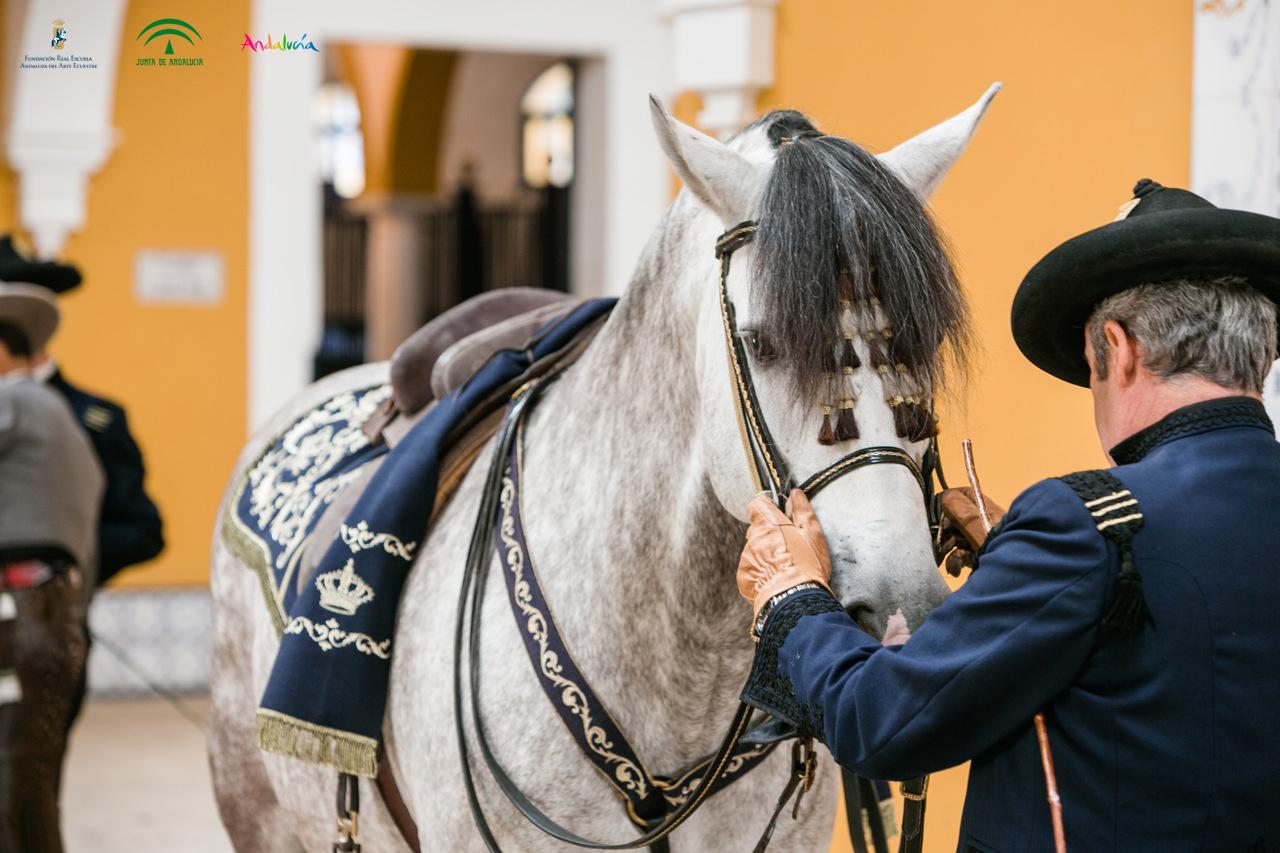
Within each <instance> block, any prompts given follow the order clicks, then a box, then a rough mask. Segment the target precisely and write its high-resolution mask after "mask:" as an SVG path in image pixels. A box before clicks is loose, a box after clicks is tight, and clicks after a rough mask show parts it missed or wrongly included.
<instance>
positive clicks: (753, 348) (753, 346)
mask: <svg viewBox="0 0 1280 853" xmlns="http://www.w3.org/2000/svg"><path fill="white" fill-rule="evenodd" d="M738 340H740V341H742V345H743V347H745V348H746V350H747V355H749V356H751V360H752V361H754V362H757V363H759V364H768V363H769V362H771V361H774V360H776V359H777V358H778V353H777V351H776V350H775V349H774V348H773V347H772V346H771V345H770V343H769V339H768V337H766V336H765V335H763V334H761V333H760V332H759V331H757V330H755V329H743V330H742V331H740V332H738Z"/></svg>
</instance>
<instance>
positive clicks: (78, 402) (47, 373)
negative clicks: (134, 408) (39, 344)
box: [0, 236, 164, 586]
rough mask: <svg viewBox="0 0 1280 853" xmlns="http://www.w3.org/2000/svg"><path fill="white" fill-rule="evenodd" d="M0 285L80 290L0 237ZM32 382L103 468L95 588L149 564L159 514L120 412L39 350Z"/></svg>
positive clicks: (69, 271) (155, 550) (56, 268)
mask: <svg viewBox="0 0 1280 853" xmlns="http://www.w3.org/2000/svg"><path fill="white" fill-rule="evenodd" d="M0 281H22V282H28V283H31V284H37V285H40V286H42V287H47V288H48V289H49V290H51V291H53V292H54V293H57V294H63V293H66V292H67V291H69V290H71V289H73V288H75V287H77V286H79V284H80V281H81V278H80V272H79V270H77V269H76V268H75V267H73V266H70V265H68V264H60V263H56V262H52V261H36V260H32V259H30V258H28V257H26V256H25V255H23V254H22V253H20V252H19V251H18V250H17V248H16V247H15V246H14V244H13V239H12V237H9V236H5V237H0ZM34 363H35V366H34V367H33V369H32V374H33V376H34V377H35V378H36V379H38V380H40V381H43V382H46V383H47V384H48V385H49V387H51V388H53V389H54V390H55V391H57V392H58V393H60V394H61V395H62V396H63V397H64V398H65V399H66V401H67V402H68V403H69V404H70V405H71V408H72V410H73V411H74V412H75V416H76V420H78V421H79V422H80V424H81V426H83V427H84V429H85V432H86V433H87V434H88V436H89V440H90V442H91V443H92V444H93V449H94V452H95V453H97V455H98V459H99V460H100V461H101V463H102V468H103V471H104V472H105V473H106V477H107V488H106V492H105V494H104V495H103V500H102V514H101V520H100V522H99V526H98V572H97V583H98V585H99V586H101V585H102V584H104V583H106V581H108V580H110V579H111V578H112V577H114V576H115V575H116V574H117V573H119V572H120V571H121V570H122V569H125V568H128V567H129V566H132V565H134V564H136V563H142V562H145V561H147V560H150V559H152V558H153V557H155V556H156V555H158V554H159V553H160V552H161V550H163V549H164V536H163V527H162V523H161V520H160V512H159V510H157V509H156V505H155V503H154V502H152V500H151V498H150V497H149V496H148V495H147V492H146V488H145V486H144V482H143V479H144V476H145V469H144V467H143V462H142V452H141V451H140V450H139V449H138V444H137V442H135V441H134V439H133V436H132V435H131V434H130V432H129V424H128V421H127V420H126V418H125V413H124V409H123V408H121V407H120V406H119V405H117V404H116V403H113V402H111V401H110V400H106V399H104V398H102V397H99V396H97V395H95V394H91V393H89V392H88V391H85V390H83V389H81V388H78V387H76V386H75V385H72V384H71V383H70V382H68V381H67V380H66V378H65V377H64V376H63V375H62V372H61V370H59V369H58V366H57V364H56V363H55V362H54V361H53V359H52V358H50V357H49V355H48V353H47V352H45V351H44V350H43V349H41V351H40V352H39V353H37V354H36V358H35V362H34Z"/></svg>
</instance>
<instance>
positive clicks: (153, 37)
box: [134, 18, 204, 68]
mask: <svg viewBox="0 0 1280 853" xmlns="http://www.w3.org/2000/svg"><path fill="white" fill-rule="evenodd" d="M192 36H194V37H195V38H192ZM175 39H176V40H177V42H176V44H177V47H178V49H177V50H175V49H174V44H175V41H174V40H175ZM197 40H199V41H201V42H203V41H204V36H202V35H200V31H199V30H197V29H196V28H195V27H193V26H191V24H189V23H187V22H186V21H184V20H182V19H181V18H156V19H155V20H154V21H152V22H151V23H149V24H147V25H146V26H145V27H143V28H142V30H141V31H140V32H139V33H138V36H137V38H135V39H134V41H136V42H141V43H142V46H143V48H147V49H150V50H158V49H159V48H160V45H161V44H163V45H164V52H163V53H162V54H161V55H160V56H139V57H138V62H137V64H138V65H147V66H152V67H155V68H162V67H163V68H189V67H191V66H193V65H204V60H203V59H202V58H201V57H199V56H191V55H189V54H190V52H191V51H192V50H194V49H197V48H198V45H197V44H196V41H197ZM183 42H186V44H185V45H184V44H183Z"/></svg>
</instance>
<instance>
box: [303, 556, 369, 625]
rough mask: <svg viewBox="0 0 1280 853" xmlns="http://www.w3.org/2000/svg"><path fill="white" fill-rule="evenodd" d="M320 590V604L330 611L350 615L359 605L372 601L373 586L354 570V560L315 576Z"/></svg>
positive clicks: (317, 587)
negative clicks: (337, 568)
mask: <svg viewBox="0 0 1280 853" xmlns="http://www.w3.org/2000/svg"><path fill="white" fill-rule="evenodd" d="M316 589H318V590H320V606H321V607H323V608H324V609H325V610H328V611H330V612H332V613H341V614H342V615H344V616H351V615H352V614H354V613H355V612H356V610H357V609H359V607H360V605H362V604H368V603H369V602H370V601H373V587H371V586H369V585H368V584H367V583H365V582H364V581H363V580H362V579H361V577H360V576H359V575H357V574H356V572H355V560H347V564H346V565H345V566H343V567H342V568H341V569H340V570H338V571H332V572H325V573H324V574H322V575H320V576H319V577H318V578H316Z"/></svg>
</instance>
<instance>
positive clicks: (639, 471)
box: [522, 282, 751, 772]
mask: <svg viewBox="0 0 1280 853" xmlns="http://www.w3.org/2000/svg"><path fill="white" fill-rule="evenodd" d="M646 284H647V286H646ZM637 290H639V291H640V292H637ZM657 291H659V286H658V285H657V283H654V282H649V283H645V284H641V285H640V286H638V287H637V286H633V288H632V293H631V295H630V296H629V298H627V299H625V300H624V301H623V302H622V303H621V304H620V305H619V307H618V308H617V309H616V310H615V312H614V316H613V317H612V318H611V319H610V323H609V325H608V326H606V328H605V329H604V330H602V332H601V334H600V336H599V337H598V338H597V339H596V341H595V342H594V343H593V344H592V346H591V348H590V349H589V350H588V351H587V352H586V353H585V354H584V356H583V358H582V359H581V360H580V361H579V363H578V364H577V365H575V366H574V367H573V369H572V370H570V371H569V372H568V373H567V374H566V375H565V376H564V378H562V379H561V380H559V382H557V383H556V385H555V386H554V387H553V388H551V389H550V390H549V391H548V393H547V395H546V398H545V401H544V402H543V403H542V404H540V405H539V406H538V408H537V409H536V410H535V411H534V414H533V419H532V421H531V423H530V426H529V428H528V430H527V438H526V449H525V460H526V461H525V474H524V486H523V488H524V497H523V499H522V504H523V507H524V514H525V521H526V525H527V529H528V531H529V547H530V551H531V554H532V557H533V560H534V563H535V566H536V569H537V572H538V576H539V578H540V580H541V581H542V583H543V586H544V587H545V590H546V592H547V595H548V600H549V601H550V602H551V606H552V608H553V612H554V615H555V618H556V620H557V622H558V623H559V626H560V628H561V632H562V634H563V635H564V639H565V642H566V644H567V645H568V647H569V649H570V651H571V652H572V653H573V655H574V657H575V659H576V660H577V662H578V663H579V665H580V667H581V668H582V670H583V672H584V673H585V675H586V676H587V678H589V679H590V682H591V685H592V687H593V688H594V689H595V691H596V692H597V693H598V694H599V695H600V696H601V698H602V700H604V701H605V702H606V704H607V705H608V706H609V708H610V711H611V712H612V713H613V714H614V715H615V717H617V718H618V720H619V722H620V723H621V724H622V725H623V727H624V729H625V730H626V734H627V736H628V737H629V738H630V739H631V741H632V744H633V745H634V746H635V747H636V748H637V749H638V750H639V751H640V753H641V757H642V759H644V760H645V761H646V762H651V763H653V764H654V765H655V766H654V767H653V771H654V772H672V771H674V770H676V769H677V766H678V765H679V764H681V763H682V762H686V761H689V760H692V759H693V758H695V757H698V756H699V755H700V754H701V753H703V752H705V751H707V750H708V749H709V748H710V747H711V746H713V745H714V742H715V740H716V737H717V736H718V734H719V731H717V729H719V728H720V727H721V726H723V725H724V724H725V723H726V722H727V720H728V717H729V715H730V714H731V713H732V710H733V707H734V704H735V700H736V696H737V693H738V691H739V689H740V688H741V685H742V682H743V680H744V679H745V677H746V672H747V669H748V667H749V665H750V659H751V644H750V641H749V640H748V639H747V629H748V626H749V610H748V609H747V607H746V605H745V604H744V603H743V602H742V601H741V599H740V598H739V597H738V595H737V592H736V589H735V586H734V583H733V574H734V568H735V566H736V564H737V557H738V552H739V550H740V548H741V542H742V528H741V526H740V525H739V524H738V523H737V522H736V521H734V520H733V519H732V517H730V516H729V515H728V514H726V513H725V512H724V511H723V509H722V508H721V507H720V506H719V504H718V503H717V502H716V501H715V498H714V496H713V494H712V492H711V487H710V485H709V483H708V481H707V478H706V476H705V473H704V470H703V466H702V463H701V461H700V455H701V454H700V450H699V437H698V435H697V433H696V430H697V418H696V413H697V411H698V398H697V385H696V381H695V371H694V366H693V351H694V344H693V332H694V329H693V320H692V318H691V316H690V315H689V312H685V311H680V310H678V309H677V308H676V306H675V305H674V304H673V300H671V299H670V298H669V294H668V295H667V298H663V294H662V293H661V292H657Z"/></svg>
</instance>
